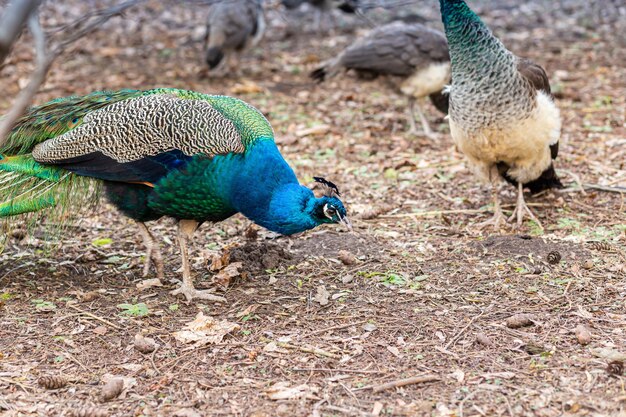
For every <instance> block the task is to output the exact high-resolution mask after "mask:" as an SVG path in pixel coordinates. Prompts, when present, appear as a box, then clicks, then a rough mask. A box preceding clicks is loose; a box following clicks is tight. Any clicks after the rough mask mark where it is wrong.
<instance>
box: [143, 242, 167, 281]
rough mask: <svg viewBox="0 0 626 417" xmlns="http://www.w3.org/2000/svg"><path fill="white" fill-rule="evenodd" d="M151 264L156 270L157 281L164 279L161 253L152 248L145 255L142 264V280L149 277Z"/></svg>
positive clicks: (156, 248)
mask: <svg viewBox="0 0 626 417" xmlns="http://www.w3.org/2000/svg"><path fill="white" fill-rule="evenodd" d="M152 264H154V267H155V268H156V273H157V278H158V279H159V280H163V279H165V266H164V265H163V256H162V255H161V251H160V250H159V248H158V247H155V248H152V249H150V250H148V252H147V253H146V259H145V261H144V264H143V273H142V274H141V275H142V276H143V277H144V278H147V277H148V275H150V265H152Z"/></svg>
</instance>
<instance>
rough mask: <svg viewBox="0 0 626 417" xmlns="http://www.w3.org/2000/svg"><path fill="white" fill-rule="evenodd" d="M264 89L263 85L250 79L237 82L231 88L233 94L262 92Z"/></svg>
mask: <svg viewBox="0 0 626 417" xmlns="http://www.w3.org/2000/svg"><path fill="white" fill-rule="evenodd" d="M264 91H265V90H263V87H261V86H260V85H258V84H257V83H255V82H253V81H250V80H245V81H243V82H241V83H237V84H235V85H234V86H233V87H232V88H231V89H230V92H231V93H232V94H252V93H262V92H264Z"/></svg>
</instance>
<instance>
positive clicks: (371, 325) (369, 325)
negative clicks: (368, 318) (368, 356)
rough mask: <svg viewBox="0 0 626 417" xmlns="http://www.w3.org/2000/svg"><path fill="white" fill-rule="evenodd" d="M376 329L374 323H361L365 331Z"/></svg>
mask: <svg viewBox="0 0 626 417" xmlns="http://www.w3.org/2000/svg"><path fill="white" fill-rule="evenodd" d="M376 329H378V327H376V325H375V324H374V323H365V324H364V325H363V330H365V331H366V332H373V331H374V330H376Z"/></svg>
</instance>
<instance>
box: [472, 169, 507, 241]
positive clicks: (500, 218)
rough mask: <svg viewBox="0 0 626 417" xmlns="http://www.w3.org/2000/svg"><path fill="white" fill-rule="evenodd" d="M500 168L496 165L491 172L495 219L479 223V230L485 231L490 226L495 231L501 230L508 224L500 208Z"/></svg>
mask: <svg viewBox="0 0 626 417" xmlns="http://www.w3.org/2000/svg"><path fill="white" fill-rule="evenodd" d="M499 176H500V174H499V173H498V168H497V167H496V166H495V165H494V166H492V167H491V169H490V170H489V180H490V182H491V185H492V187H493V217H492V218H491V219H489V220H487V221H484V222H481V223H478V228H480V229H484V228H486V227H488V226H493V228H494V229H495V230H499V229H500V225H501V224H502V223H505V222H506V219H505V218H504V214H503V213H502V208H501V207H500V196H499V195H498V178H499Z"/></svg>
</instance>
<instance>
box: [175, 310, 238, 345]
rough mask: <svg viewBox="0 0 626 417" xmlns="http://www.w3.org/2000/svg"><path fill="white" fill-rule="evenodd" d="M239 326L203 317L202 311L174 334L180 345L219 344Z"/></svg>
mask: <svg viewBox="0 0 626 417" xmlns="http://www.w3.org/2000/svg"><path fill="white" fill-rule="evenodd" d="M239 327H240V326H239V325H238V324H236V323H231V322H228V321H226V320H219V321H218V320H215V319H214V318H212V317H209V316H205V315H204V313H203V312H202V311H200V312H199V313H198V315H197V316H196V318H195V319H194V320H193V321H191V322H189V323H187V324H186V325H185V328H184V329H183V330H180V331H177V332H174V337H175V338H176V340H178V341H179V342H182V343H194V344H195V346H196V347H200V346H204V345H208V344H215V343H220V342H221V341H222V340H224V337H225V336H226V335H227V334H229V333H231V332H233V331H235V330H238V329H239Z"/></svg>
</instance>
